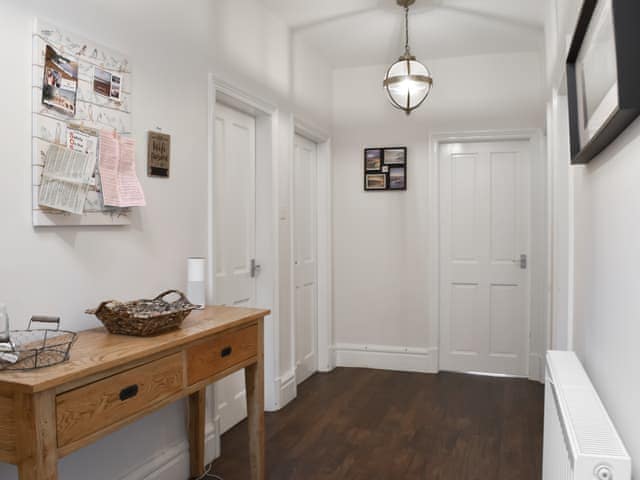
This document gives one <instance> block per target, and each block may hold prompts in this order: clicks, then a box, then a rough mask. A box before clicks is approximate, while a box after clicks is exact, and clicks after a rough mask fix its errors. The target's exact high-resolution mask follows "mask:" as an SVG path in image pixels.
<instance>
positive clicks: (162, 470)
mask: <svg viewBox="0 0 640 480" xmlns="http://www.w3.org/2000/svg"><path fill="white" fill-rule="evenodd" d="M217 431H218V430H217V428H216V425H215V422H207V424H206V425H205V462H206V463H210V462H212V461H213V460H215V459H216V458H218V457H219V456H220V436H219V435H217ZM188 476H189V442H188V441H187V440H185V441H182V442H179V443H176V444H174V445H172V446H170V447H169V448H167V449H165V450H162V452H161V453H159V454H158V455H155V456H153V457H151V458H149V459H146V460H145V461H144V462H142V463H140V465H138V466H137V467H134V468H132V469H131V470H129V471H128V472H127V473H126V474H124V475H123V476H121V477H120V480H175V479H176V478H187V477H188Z"/></svg>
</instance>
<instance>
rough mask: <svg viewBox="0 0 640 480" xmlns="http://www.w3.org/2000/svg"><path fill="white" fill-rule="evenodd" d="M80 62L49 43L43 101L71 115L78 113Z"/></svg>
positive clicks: (45, 64) (45, 63)
mask: <svg viewBox="0 0 640 480" xmlns="http://www.w3.org/2000/svg"><path fill="white" fill-rule="evenodd" d="M77 92H78V62H76V61H75V60H72V59H70V58H67V57H64V56H62V55H60V54H58V52H56V51H55V50H54V49H53V47H51V46H50V45H47V47H46V50H45V58H44V78H43V80H42V103H43V104H44V105H47V106H49V107H52V108H55V109H56V110H58V111H60V112H62V113H64V114H66V115H70V116H74V115H75V114H76V95H77Z"/></svg>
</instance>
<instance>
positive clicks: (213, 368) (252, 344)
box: [187, 325, 258, 385]
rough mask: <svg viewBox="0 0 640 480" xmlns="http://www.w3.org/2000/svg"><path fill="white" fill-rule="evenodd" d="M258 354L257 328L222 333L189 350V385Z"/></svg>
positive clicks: (252, 326) (253, 326)
mask: <svg viewBox="0 0 640 480" xmlns="http://www.w3.org/2000/svg"><path fill="white" fill-rule="evenodd" d="M257 354H258V326H257V325H251V326H249V327H245V328H243V329H241V330H236V331H234V332H229V333H223V334H220V335H216V336H214V337H212V338H211V339H210V340H205V341H203V342H201V343H199V344H197V345H194V346H193V347H191V348H189V349H188V350H187V380H188V382H189V385H193V384H194V383H197V382H200V381H202V380H206V379H207V378H210V377H212V376H214V375H215V374H217V373H220V372H222V371H224V370H226V369H228V368H230V367H233V366H234V365H236V364H238V363H240V362H243V361H244V360H248V359H250V358H251V357H255V356H256V355H257Z"/></svg>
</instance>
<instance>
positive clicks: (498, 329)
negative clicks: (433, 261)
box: [439, 141, 530, 376]
mask: <svg viewBox="0 0 640 480" xmlns="http://www.w3.org/2000/svg"><path fill="white" fill-rule="evenodd" d="M439 161H440V195H441V198H440V225H441V239H440V275H441V278H440V329H441V332H440V369H441V370H449V371H459V372H484V373H494V374H509V375H520V376H525V375H526V374H527V360H528V359H527V356H528V337H529V335H528V332H529V269H528V267H529V266H528V265H526V266H525V265H521V255H527V254H528V251H529V244H530V240H529V212H530V200H529V198H530V192H529V190H530V187H529V185H530V183H529V176H530V145H529V143H528V142H513V141H511V142H482V143H456V144H448V145H443V146H442V149H441V154H440V159H439Z"/></svg>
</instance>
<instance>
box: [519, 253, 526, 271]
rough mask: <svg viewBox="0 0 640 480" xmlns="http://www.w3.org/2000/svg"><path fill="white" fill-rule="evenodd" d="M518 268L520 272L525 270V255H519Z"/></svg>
mask: <svg viewBox="0 0 640 480" xmlns="http://www.w3.org/2000/svg"><path fill="white" fill-rule="evenodd" d="M520 268H521V269H522V270H526V269H527V255H526V254H524V253H523V254H522V255H520Z"/></svg>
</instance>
